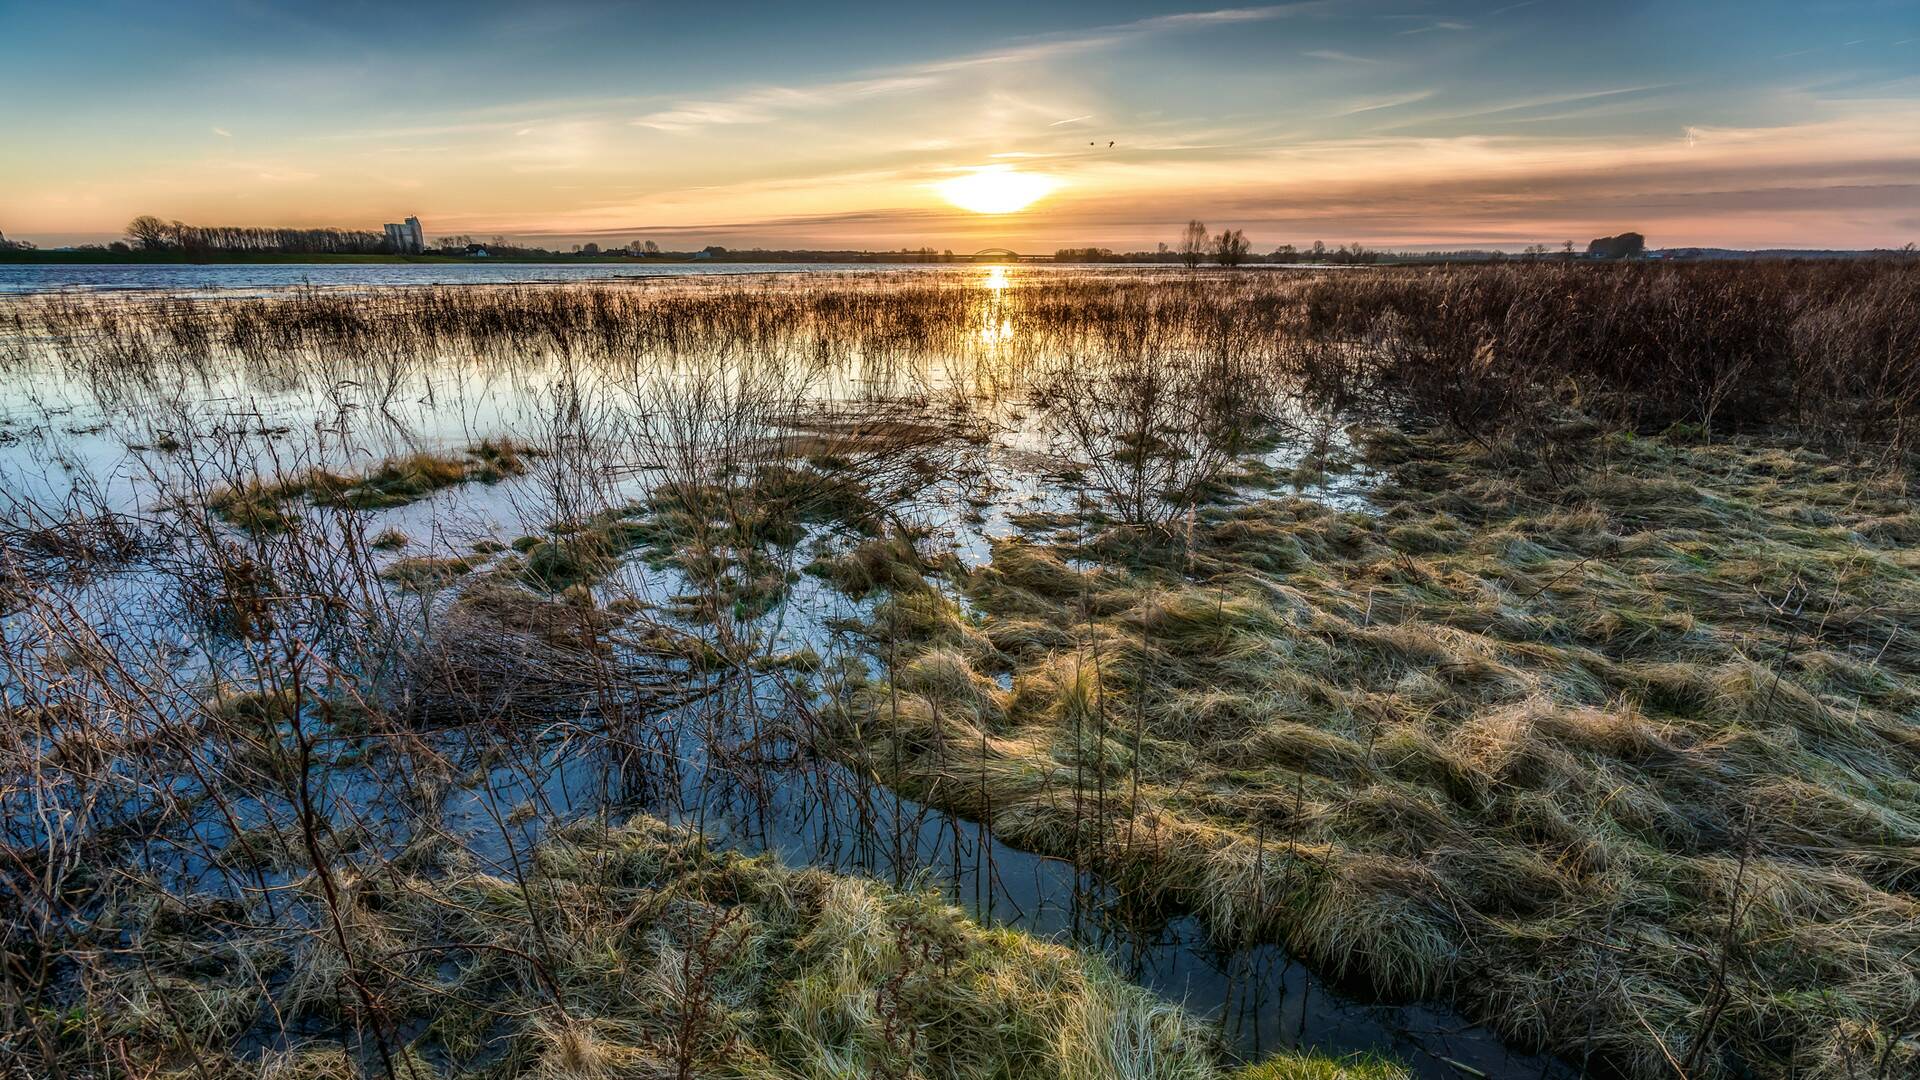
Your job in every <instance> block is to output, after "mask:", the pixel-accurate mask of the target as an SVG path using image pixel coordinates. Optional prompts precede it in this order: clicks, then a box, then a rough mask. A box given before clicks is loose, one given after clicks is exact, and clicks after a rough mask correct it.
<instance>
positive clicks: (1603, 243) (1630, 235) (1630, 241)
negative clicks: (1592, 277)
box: [1587, 232, 1647, 259]
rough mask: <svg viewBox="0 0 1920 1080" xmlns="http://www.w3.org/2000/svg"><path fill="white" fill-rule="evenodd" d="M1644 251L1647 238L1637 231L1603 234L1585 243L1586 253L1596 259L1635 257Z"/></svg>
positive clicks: (1644, 252)
mask: <svg viewBox="0 0 1920 1080" xmlns="http://www.w3.org/2000/svg"><path fill="white" fill-rule="evenodd" d="M1646 251H1647V238H1646V237H1644V236H1641V235H1640V234H1639V233H1637V232H1623V233H1621V234H1620V235H1619V236H1603V237H1601V238H1599V239H1598V240H1595V241H1593V242H1592V243H1590V244H1588V245H1587V254H1588V255H1589V256H1591V257H1593V258H1597V259H1637V258H1639V257H1640V256H1642V255H1644V254H1646Z"/></svg>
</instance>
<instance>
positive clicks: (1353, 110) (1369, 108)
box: [1334, 90, 1434, 116]
mask: <svg viewBox="0 0 1920 1080" xmlns="http://www.w3.org/2000/svg"><path fill="white" fill-rule="evenodd" d="M1433 95H1434V91H1432V90H1416V91H1414V92H1413V93H1411V94H1402V95H1400V96H1399V97H1390V98H1382V99H1380V100H1378V101H1363V102H1361V103H1359V104H1357V105H1354V106H1351V107H1349V108H1346V109H1342V110H1341V111H1339V112H1337V113H1334V115H1335V116H1357V115H1359V114H1360V113H1369V112H1379V111H1380V110H1381V109H1397V108H1400V107H1401V106H1402V105H1414V104H1417V103H1419V102H1422V101H1425V100H1427V99H1428V98H1430V97H1432V96H1433Z"/></svg>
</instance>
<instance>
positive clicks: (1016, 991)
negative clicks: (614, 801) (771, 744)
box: [100, 819, 1406, 1080]
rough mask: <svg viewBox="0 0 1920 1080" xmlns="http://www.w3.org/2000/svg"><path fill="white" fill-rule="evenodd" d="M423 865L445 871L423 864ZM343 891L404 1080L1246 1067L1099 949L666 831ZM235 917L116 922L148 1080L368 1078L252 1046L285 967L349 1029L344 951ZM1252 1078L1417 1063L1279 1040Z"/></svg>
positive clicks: (1332, 1075) (125, 1009) (124, 1010)
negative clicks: (236, 929)
mask: <svg viewBox="0 0 1920 1080" xmlns="http://www.w3.org/2000/svg"><path fill="white" fill-rule="evenodd" d="M416 862H417V863H418V864H419V866H420V867H421V868H425V867H431V866H435V865H437V866H438V870H437V871H436V872H434V873H432V874H425V873H423V870H422V869H413V870H409V869H406V868H405V867H410V866H414V865H415V864H416ZM334 886H335V888H336V890H337V891H338V893H339V895H340V896H341V897H342V898H343V899H342V903H341V910H342V912H343V915H342V917H343V919H344V923H345V932H346V934H347V940H348V941H349V943H350V948H351V952H352V957H353V960H354V963H355V964H356V966H357V970H358V971H359V972H361V973H362V974H361V975H360V976H359V977H360V978H363V979H373V980H376V982H377V986H378V989H379V1000H380V1002H381V1008H382V1009H383V1011H384V1013H385V1017H386V1020H387V1022H389V1023H390V1024H393V1025H395V1026H396V1027H404V1028H406V1029H408V1030H412V1031H417V1032H420V1034H419V1035H418V1036H416V1037H414V1038H413V1039H412V1041H410V1042H407V1043H404V1044H401V1045H398V1046H395V1047H390V1050H392V1051H393V1053H394V1054H395V1058H396V1068H397V1070H398V1069H408V1070H411V1069H412V1068H415V1067H418V1068H420V1069H422V1070H423V1071H421V1072H420V1073H419V1075H420V1076H422V1077H428V1076H431V1077H436V1078H451V1077H457V1076H469V1075H479V1074H481V1073H484V1074H485V1075H488V1076H494V1077H502V1078H523V1080H614V1078H618V1077H638V1076H674V1075H693V1076H734V1077H765V1078H769V1080H771V1078H774V1077H797V1076H914V1077H927V1078H934V1077H940V1078H949V1080H990V1078H991V1080H1002V1078H1006V1080H1021V1078H1029V1080H1061V1078H1069V1080H1112V1078H1125V1080H1224V1077H1225V1076H1226V1075H1227V1074H1226V1072H1225V1070H1224V1068H1223V1067H1222V1066H1220V1065H1219V1064H1217V1063H1216V1059H1215V1050H1216V1047H1215V1045H1214V1043H1213V1041H1212V1038H1211V1035H1210V1032H1209V1030H1208V1029H1207V1028H1206V1027H1205V1026H1204V1025H1202V1024H1201V1023H1200V1022H1199V1021H1197V1020H1196V1019H1194V1018H1193V1017H1191V1016H1189V1015H1187V1014H1186V1013H1184V1012H1183V1011H1181V1009H1180V1008H1179V1007H1178V1006H1176V1005H1173V1004H1171V1003H1168V1002H1166V1001H1163V1000H1160V999H1157V998H1155V997H1153V996H1152V995H1151V994H1149V993H1147V992H1146V991H1144V990H1141V989H1139V988H1138V987H1134V986H1131V985H1129V984H1127V983H1125V982H1124V981H1122V980H1120V979H1118V978H1117V977H1115V976H1114V975H1113V974H1111V973H1110V972H1109V971H1108V970H1107V969H1106V968H1105V967H1104V966H1103V965H1102V964H1101V963H1100V962H1099V961H1097V960H1094V959H1091V958H1089V957H1087V956H1084V955H1081V954H1079V953H1076V952H1074V951H1073V950H1071V949H1068V948H1066V947H1063V946H1060V945H1056V944H1050V943H1047V942H1043V941H1040V940H1037V939H1034V938H1031V937H1028V936H1025V935H1023V934H1020V933H1016V932H1012V931H1007V930H991V929H985V928H982V927H981V926H979V925H977V924H974V923H972V922H970V921H969V920H968V919H967V918H966V917H965V916H963V915H962V914H961V913H960V911H959V910H958V909H956V908H954V907H952V906H950V905H947V904H945V903H943V902H941V901H940V900H938V899H937V898H936V897H934V896H932V895H928V894H915V893H905V892H898V891H895V890H893V889H890V888H887V887H885V886H882V885H879V884H877V883H875V882H872V881H869V880H864V879H855V878H847V877H838V876H835V875H833V874H830V873H827V872H824V871H820V870H793V869H787V868H785V867H782V866H780V865H778V864H777V863H775V862H774V861H772V860H771V859H769V858H765V857H762V858H746V857H742V856H739V855H731V854H719V853H715V852H711V851H708V850H706V849H705V848H704V847H703V846H702V844H701V841H700V839H699V837H698V835H697V834H695V833H691V832H686V831H682V830H678V829H675V828H672V827H669V826H667V825H664V824H662V823H659V822H657V821H653V820H651V819H638V820H636V821H634V822H632V823H630V824H627V825H625V826H620V827H613V828H607V827H604V826H599V825H582V826H579V827H576V828H574V829H572V830H570V831H568V832H566V833H565V834H563V835H561V836H560V837H557V838H555V839H553V840H550V841H548V842H547V843H545V844H543V845H541V846H540V847H539V848H537V849H536V850H535V851H534V852H533V853H532V866H531V867H530V868H529V870H528V883H527V885H526V886H524V887H523V886H521V885H518V884H515V883H514V882H512V881H509V880H506V879H503V878H499V877H494V876H491V875H489V874H485V873H481V872H477V871H475V870H472V869H470V868H467V867H466V865H465V864H464V862H463V861H461V860H459V859H454V860H451V861H448V860H440V861H439V862H438V863H437V864H436V862H435V860H433V859H432V858H430V857H429V858H427V859H424V860H402V862H401V864H400V865H399V866H396V867H395V868H394V870H393V871H392V872H389V873H383V874H381V875H380V876H378V877H377V878H374V877H370V878H362V877H357V876H354V875H353V874H351V873H350V872H345V871H336V872H335V878H334ZM302 892H303V894H305V895H308V896H309V897H311V898H317V896H318V888H317V886H314V885H312V884H311V883H310V884H309V887H308V888H305V889H303V890H302ZM129 895H132V896H139V895H143V894H142V893H140V891H139V890H133V891H131V892H130V893H129ZM144 895H145V896H147V897H151V896H153V895H154V894H152V893H145V894H144ZM142 904H144V906H141V905H142ZM223 911H224V909H223V908H221V907H220V906H219V905H217V904H213V903H209V904H207V905H205V906H204V907H198V908H197V907H196V905H194V904H180V905H177V906H168V907H166V908H165V909H164V910H162V909H161V908H159V907H156V906H155V905H154V904H153V903H152V902H151V901H150V900H148V901H143V902H140V903H136V904H135V906H134V907H132V908H130V909H128V910H125V911H124V912H122V913H121V917H123V918H124V919H125V920H126V925H128V926H129V927H130V928H132V929H133V930H134V931H135V932H137V933H139V934H140V935H142V938H143V940H144V942H145V946H146V950H145V951H146V956H147V964H148V967H147V968H146V969H145V970H139V971H131V970H130V971H128V972H127V973H126V974H125V976H124V979H123V986H122V987H121V988H120V990H121V992H119V993H117V994H115V995H111V996H107V997H104V998H103V999H102V1003H101V1005H100V1008H102V1009H103V1010H104V1013H103V1021H102V1022H103V1024H104V1029H105V1031H107V1032H110V1033H113V1034H116V1035H121V1036H128V1037H134V1038H133V1039H132V1041H130V1042H129V1043H128V1044H127V1046H126V1048H125V1051H124V1052H125V1053H126V1054H128V1055H129V1058H128V1059H123V1060H129V1061H130V1064H133V1065H135V1066H137V1067H139V1068H142V1069H146V1070H151V1072H150V1074H152V1075H171V1074H172V1073H173V1072H175V1071H182V1074H183V1075H189V1074H190V1075H221V1076H224V1075H240V1074H241V1073H243V1072H244V1073H246V1074H247V1075H266V1076H273V1077H284V1078H288V1080H293V1078H309V1077H311V1078H314V1080H320V1078H325V1077H335V1076H342V1075H355V1074H354V1073H352V1072H351V1071H350V1070H349V1069H348V1067H347V1062H346V1061H345V1060H344V1058H343V1055H342V1053H341V1051H340V1050H339V1048H338V1047H337V1046H336V1045H330V1044H329V1043H328V1042H327V1041H326V1040H319V1041H316V1042H314V1043H311V1044H309V1045H307V1046H303V1047H299V1048H296V1049H294V1050H291V1051H282V1052H274V1053H270V1054H268V1055H266V1056H265V1057H263V1058H260V1059H258V1060H257V1061H254V1062H246V1061H243V1060H242V1059H241V1058H240V1056H239V1053H238V1051H237V1049H236V1047H235V1042H236V1040H237V1039H238V1038H239V1036H240V1034H241V1032H242V1031H243V1030H244V1029H245V1028H246V1026H247V1024H248V1023H249V1022H250V1021H251V1019H252V1017H253V1015H254V1013H255V1011H256V1010H258V1009H259V1008H260V1005H261V1000H262V999H261V996H260V992H259V991H258V989H257V988H256V987H254V986H252V985H250V984H249V982H248V980H247V979H246V978H245V977H243V976H236V975H235V974H231V973H232V972H237V971H238V970H239V969H241V968H243V967H250V968H253V969H256V970H258V971H261V972H272V971H284V972H286V973H287V974H288V976H289V978H290V983H289V986H288V989H287V991H286V992H284V993H282V994H280V995H279V997H278V1005H279V1007H280V1008H281V1009H282V1010H284V1012H285V1014H286V1015H287V1016H288V1018H289V1019H295V1018H301V1017H308V1018H312V1017H321V1018H328V1017H333V1016H335V1015H336V1006H337V1004H338V1003H339V1002H340V1001H342V1000H343V998H342V997H341V995H340V993H339V991H340V989H341V987H342V986H343V985H345V982H346V980H347V977H348V959H347V956H346V955H345V954H342V953H341V951H340V950H339V949H338V948H337V947H336V944H335V941H336V938H335V936H334V935H333V934H332V933H328V932H319V931H316V932H314V933H312V934H301V933H295V934H293V935H291V936H290V937H288V936H285V935H282V936H281V937H279V938H278V939H276V940H274V941H262V942H254V943H249V944H247V945H244V946H243V945H241V944H238V943H236V942H235V941H233V940H232V939H231V935H222V934H219V933H217V932H216V933H213V934H211V936H209V932H210V931H214V930H215V928H216V927H218V926H219V919H220V918H221V913H222V912H223ZM208 957H216V958H218V959H219V960H220V961H221V962H220V963H214V964H209V963H207V962H206V960H207V958H208ZM368 972H378V974H377V975H369V974H366V973H368ZM163 993H164V994H168V995H171V997H172V1000H174V1001H175V1002H176V1003H177V1004H176V1006H175V1007H174V1008H170V1009H169V1008H163V1007H161V1006H160V1004H159V1003H158V1001H157V998H156V995H158V994H163ZM430 1061H437V1062H439V1063H441V1066H440V1067H439V1068H435V1067H434V1066H433V1065H431V1064H429V1062H430ZM209 1068H211V1069H213V1070H214V1071H213V1072H212V1073H211V1074H207V1073H196V1072H194V1070H196V1069H199V1070H205V1069H209ZM400 1075H407V1072H405V1071H402V1072H401V1073H400ZM1233 1075H1235V1076H1237V1077H1241V1078H1244V1080H1254V1078H1258V1080H1271V1078H1281V1080H1403V1078H1404V1077H1405V1075H1406V1074H1405V1073H1404V1071H1403V1070H1401V1069H1399V1068H1398V1067H1397V1066H1394V1065H1392V1064H1391V1063H1388V1062H1384V1061H1379V1060H1376V1059H1372V1058H1355V1059H1349V1060H1345V1061H1334V1060H1331V1059H1326V1058H1321V1057H1316V1056H1311V1055H1301V1056H1296V1055H1292V1054H1283V1055H1281V1056H1280V1057H1278V1058H1276V1059H1274V1060H1273V1061H1271V1062H1269V1063H1266V1064H1264V1065H1262V1066H1260V1067H1258V1068H1255V1069H1243V1070H1241V1071H1240V1072H1237V1073H1235V1074H1233Z"/></svg>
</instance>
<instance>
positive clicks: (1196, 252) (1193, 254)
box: [1180, 218, 1207, 270]
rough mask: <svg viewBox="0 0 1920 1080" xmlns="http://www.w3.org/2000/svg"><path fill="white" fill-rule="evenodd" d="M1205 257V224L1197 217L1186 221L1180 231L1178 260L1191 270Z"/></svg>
mask: <svg viewBox="0 0 1920 1080" xmlns="http://www.w3.org/2000/svg"><path fill="white" fill-rule="evenodd" d="M1206 257H1207V224H1206V222H1204V221H1201V220H1200V219H1199V218H1194V219H1193V220H1192V221H1189V222H1187V227H1186V229H1185V230H1183V231H1182V232H1181V233H1180V261H1181V262H1183V263H1185V264H1187V269H1189V270H1191V269H1193V268H1194V267H1196V266H1199V265H1200V260H1201V259H1204V258H1206Z"/></svg>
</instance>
